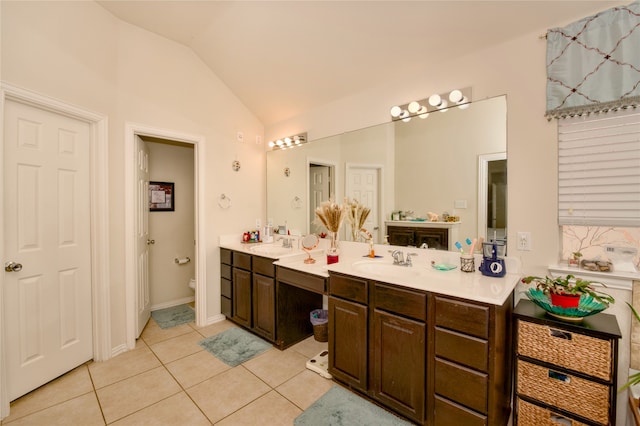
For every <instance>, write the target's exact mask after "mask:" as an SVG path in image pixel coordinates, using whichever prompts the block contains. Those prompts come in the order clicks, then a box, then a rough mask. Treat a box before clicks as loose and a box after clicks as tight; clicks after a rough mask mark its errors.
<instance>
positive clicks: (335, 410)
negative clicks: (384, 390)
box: [293, 386, 411, 426]
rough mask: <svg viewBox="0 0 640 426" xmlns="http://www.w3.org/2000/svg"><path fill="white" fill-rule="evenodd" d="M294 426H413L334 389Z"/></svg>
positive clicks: (366, 402)
mask: <svg viewBox="0 0 640 426" xmlns="http://www.w3.org/2000/svg"><path fill="white" fill-rule="evenodd" d="M293 424H294V425H295V426H370V425H376V426H411V423H409V422H407V421H406V420H404V419H401V418H400V417H397V416H396V415H394V414H392V413H390V412H388V411H386V410H384V409H382V408H380V407H378V406H377V405H375V404H372V403H371V402H369V401H367V400H366V399H364V398H361V397H359V396H358V395H356V394H355V393H353V392H349V391H348V390H346V389H344V388H341V387H339V386H334V387H332V388H331V389H329V390H328V391H327V392H326V393H325V394H324V395H322V396H321V397H320V399H318V400H317V401H316V402H314V403H313V404H311V406H310V407H309V408H307V409H306V410H305V411H304V412H303V413H302V414H300V415H299V416H298V417H296V419H295V420H294V422H293Z"/></svg>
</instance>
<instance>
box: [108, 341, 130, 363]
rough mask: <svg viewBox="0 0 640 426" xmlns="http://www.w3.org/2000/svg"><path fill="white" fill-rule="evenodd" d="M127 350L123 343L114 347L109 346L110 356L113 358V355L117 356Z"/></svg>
mask: <svg viewBox="0 0 640 426" xmlns="http://www.w3.org/2000/svg"><path fill="white" fill-rule="evenodd" d="M128 351H129V348H127V345H126V344H124V343H123V344H121V345H118V346H116V347H114V348H111V358H113V357H114V356H118V355H120V354H123V353H125V352H128ZM105 361H106V360H105Z"/></svg>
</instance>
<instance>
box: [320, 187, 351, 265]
mask: <svg viewBox="0 0 640 426" xmlns="http://www.w3.org/2000/svg"><path fill="white" fill-rule="evenodd" d="M345 212H346V208H345V206H344V205H340V204H338V203H336V202H335V201H333V200H331V199H330V200H327V201H323V202H322V203H321V204H320V206H318V207H316V211H315V213H316V218H317V220H318V221H319V223H320V224H321V225H323V226H324V227H325V228H327V231H328V232H329V238H330V239H331V245H330V247H329V250H327V264H332V263H336V262H338V260H339V254H340V249H339V247H338V231H339V230H340V226H341V225H342V221H343V220H344V217H345Z"/></svg>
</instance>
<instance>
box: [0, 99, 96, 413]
mask: <svg viewBox="0 0 640 426" xmlns="http://www.w3.org/2000/svg"><path fill="white" fill-rule="evenodd" d="M5 106H6V108H5V115H4V165H3V167H4V197H5V199H4V226H5V229H4V234H5V241H4V249H5V254H6V258H5V259H4V261H5V265H6V263H7V262H14V263H16V264H21V265H22V269H21V270H15V271H6V269H5V272H4V274H5V280H4V283H5V288H4V297H5V299H4V310H5V318H6V330H5V333H6V334H5V336H6V340H7V345H6V348H7V368H6V371H7V372H8V374H7V383H8V384H7V387H8V395H9V400H10V401H11V400H14V399H16V398H18V397H20V396H22V395H24V394H25V393H27V392H29V391H31V390H33V389H35V388H37V387H39V386H41V385H43V384H45V383H47V382H48V381H50V380H52V379H54V378H56V377H58V376H60V375H62V374H64V373H65V372H67V371H69V370H71V369H73V368H75V367H77V366H78V365H80V364H82V363H84V362H86V361H88V360H90V359H92V357H93V340H92V339H93V334H92V314H91V257H90V255H91V246H90V231H91V229H90V187H89V183H90V182H89V177H90V176H89V172H90V170H89V155H90V141H91V139H90V138H91V134H90V125H89V124H88V123H85V122H82V121H79V120H76V119H73V118H69V117H66V116H64V115H59V114H56V113H53V112H49V111H45V110H42V109H39V108H36V107H32V106H28V105H25V104H22V103H19V102H15V101H11V100H7V102H6V104H5ZM16 269H19V268H16Z"/></svg>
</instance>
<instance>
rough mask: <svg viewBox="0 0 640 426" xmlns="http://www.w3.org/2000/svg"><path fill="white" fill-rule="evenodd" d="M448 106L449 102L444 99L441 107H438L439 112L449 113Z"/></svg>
mask: <svg viewBox="0 0 640 426" xmlns="http://www.w3.org/2000/svg"><path fill="white" fill-rule="evenodd" d="M447 106H449V102H447V101H445V100H444V99H443V100H442V101H441V102H440V105H438V111H440V112H447V111H449V109H448V108H447Z"/></svg>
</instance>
